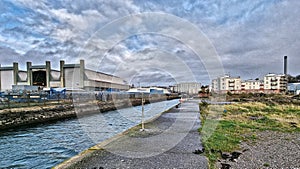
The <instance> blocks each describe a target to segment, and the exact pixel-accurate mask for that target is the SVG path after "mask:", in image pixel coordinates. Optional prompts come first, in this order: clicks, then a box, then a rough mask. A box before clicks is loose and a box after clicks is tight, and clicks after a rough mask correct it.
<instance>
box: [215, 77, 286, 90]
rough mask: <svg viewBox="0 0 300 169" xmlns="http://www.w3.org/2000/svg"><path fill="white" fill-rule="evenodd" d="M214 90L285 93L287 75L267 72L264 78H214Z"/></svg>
mask: <svg viewBox="0 0 300 169" xmlns="http://www.w3.org/2000/svg"><path fill="white" fill-rule="evenodd" d="M211 90H212V92H215V93H226V92H231V93H283V92H286V91H287V79H286V76H285V75H278V74H267V75H265V76H264V79H263V80H252V79H250V80H245V81H241V79H240V77H230V76H228V75H225V76H222V77H218V78H216V79H213V80H212V86H211Z"/></svg>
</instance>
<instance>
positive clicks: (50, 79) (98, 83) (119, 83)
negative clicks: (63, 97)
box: [0, 60, 129, 91]
mask: <svg viewBox="0 0 300 169" xmlns="http://www.w3.org/2000/svg"><path fill="white" fill-rule="evenodd" d="M26 66H27V69H26V71H24V70H19V66H18V63H13V66H11V67H0V90H1V91H5V90H11V89H12V86H13V85H28V86H39V87H40V88H58V87H60V88H66V89H67V90H96V91H100V90H109V89H111V90H128V89H129V85H128V84H127V82H126V81H124V80H123V79H121V78H120V77H117V76H113V75H109V74H105V73H101V72H97V71H93V70H89V69H86V68H85V63H84V60H80V63H79V64H65V62H64V61H63V60H61V61H60V70H53V69H51V62H50V61H46V63H45V65H32V63H31V62H27V64H26Z"/></svg>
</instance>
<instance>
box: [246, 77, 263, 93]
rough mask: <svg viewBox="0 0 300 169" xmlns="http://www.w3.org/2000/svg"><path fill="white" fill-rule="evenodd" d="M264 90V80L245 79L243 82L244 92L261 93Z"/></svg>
mask: <svg viewBox="0 0 300 169" xmlns="http://www.w3.org/2000/svg"><path fill="white" fill-rule="evenodd" d="M263 91H264V82H263V81H262V80H258V79H257V80H252V79H249V80H245V81H242V82H241V92H242V93H259V92H263Z"/></svg>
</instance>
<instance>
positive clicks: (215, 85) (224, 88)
mask: <svg viewBox="0 0 300 169" xmlns="http://www.w3.org/2000/svg"><path fill="white" fill-rule="evenodd" d="M239 90H241V78H240V77H231V76H228V75H226V76H222V77H218V78H217V79H214V80H212V91H213V92H217V93H226V92H228V91H230V92H236V91H239Z"/></svg>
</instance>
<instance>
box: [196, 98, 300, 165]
mask: <svg viewBox="0 0 300 169" xmlns="http://www.w3.org/2000/svg"><path fill="white" fill-rule="evenodd" d="M199 106H200V110H201V120H202V128H200V129H199V131H200V133H201V135H202V141H203V144H204V147H205V155H206V156H207V157H208V159H209V164H210V168H215V163H216V161H217V160H218V159H220V158H221V157H220V153H219V151H223V152H232V151H234V150H239V149H240V147H239V145H240V143H241V142H242V141H246V142H255V141H256V139H257V136H256V132H259V131H265V130H272V131H280V132H299V131H300V128H299V127H300V126H299V119H300V106H297V105H270V104H269V105H268V104H264V103H259V102H252V103H237V104H231V105H225V106H223V107H221V106H217V105H208V104H207V105H206V104H205V103H204V105H203V103H202V105H201V104H200V105H199ZM224 110H226V111H224ZM218 115H219V118H216V117H218Z"/></svg>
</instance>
